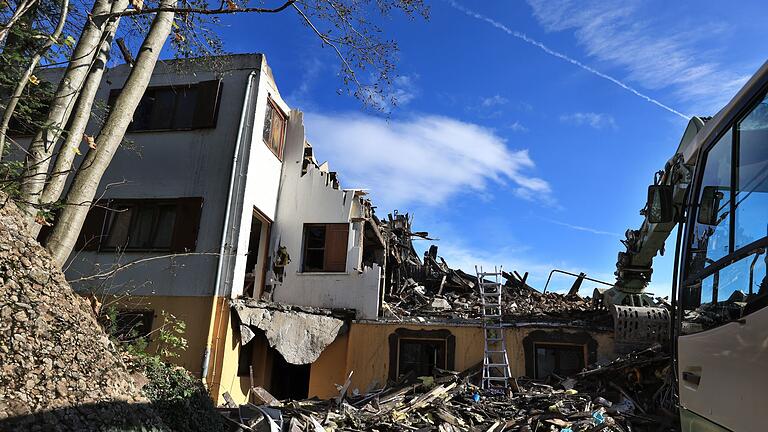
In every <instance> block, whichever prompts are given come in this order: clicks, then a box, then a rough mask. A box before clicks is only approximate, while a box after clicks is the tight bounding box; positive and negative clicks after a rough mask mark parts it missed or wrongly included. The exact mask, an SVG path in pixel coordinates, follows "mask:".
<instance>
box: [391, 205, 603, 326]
mask: <svg viewBox="0 0 768 432" xmlns="http://www.w3.org/2000/svg"><path fill="white" fill-rule="evenodd" d="M412 224H413V218H412V217H411V216H410V215H408V214H407V213H406V214H400V213H398V212H394V214H390V215H388V219H387V220H386V221H382V222H381V227H380V228H381V229H380V230H381V232H382V233H384V237H385V238H386V239H387V241H388V248H387V249H388V251H389V255H388V259H387V282H388V284H387V288H386V290H385V296H384V302H383V304H382V312H383V316H384V318H385V319H395V320H398V321H409V320H414V321H421V319H420V318H421V317H426V318H428V319H430V320H439V319H442V320H478V319H480V317H481V300H480V296H479V292H478V289H477V287H476V284H477V278H476V276H474V275H470V274H467V273H465V272H463V271H461V270H458V269H452V268H451V267H449V266H448V263H446V261H445V260H444V259H443V258H442V257H440V256H439V255H438V254H437V251H438V248H437V246H435V245H432V246H430V248H429V249H428V250H427V251H426V252H425V253H424V257H423V260H422V259H421V258H420V257H419V255H418V254H417V253H416V251H415V249H414V247H413V240H414V239H427V240H431V239H430V237H429V234H428V233H426V232H421V231H413V230H412ZM503 274H504V277H505V278H506V283H505V285H504V293H503V296H502V305H503V310H502V312H503V315H504V316H503V320H504V322H510V323H511V322H521V321H532V320H534V321H548V322H567V323H571V324H575V323H584V324H588V325H591V326H597V327H610V325H611V317H610V315H609V314H608V312H607V311H606V310H605V309H602V308H599V307H598V305H597V304H596V303H594V302H592V301H591V299H590V298H589V297H586V298H582V297H580V296H579V295H578V294H577V293H569V294H567V295H564V294H559V293H553V292H548V293H542V292H539V291H538V290H536V289H535V288H533V287H531V286H530V285H528V284H527V283H526V280H527V274H525V275H524V276H520V275H519V274H518V273H517V272H511V273H507V272H504V273H503Z"/></svg>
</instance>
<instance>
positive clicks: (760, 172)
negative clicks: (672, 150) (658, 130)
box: [680, 97, 768, 334]
mask: <svg viewBox="0 0 768 432" xmlns="http://www.w3.org/2000/svg"><path fill="white" fill-rule="evenodd" d="M702 163H703V164H704V165H705V167H704V173H703V177H702V180H701V186H700V187H701V189H700V192H699V194H698V197H699V201H698V210H697V213H702V212H704V213H706V211H705V210H703V209H706V208H707V207H710V208H714V207H717V209H718V211H717V216H716V217H715V218H712V219H708V218H707V217H704V218H703V219H704V221H703V222H704V223H702V221H701V220H700V219H701V218H698V217H697V219H696V221H695V225H694V228H693V232H692V234H693V237H692V239H691V240H690V244H689V250H690V252H689V254H688V265H687V267H686V273H685V275H684V278H685V282H684V283H683V284H682V289H681V297H682V298H681V302H680V304H681V305H682V309H683V311H682V313H683V319H682V325H681V327H682V329H681V331H682V333H683V334H692V333H696V332H700V331H704V330H708V329H711V328H715V327H718V326H720V325H723V324H726V323H729V322H732V321H733V320H739V319H741V318H742V317H744V316H746V315H748V314H750V313H752V312H754V311H756V310H758V309H761V308H763V307H765V306H766V304H768V281H767V280H766V261H767V258H766V246H768V219H766V215H768V98H766V97H763V98H761V99H760V101H759V102H758V103H757V104H756V105H755V106H754V107H753V108H752V109H751V110H750V111H749V112H748V113H747V114H746V115H745V116H744V117H742V118H741V119H740V120H738V121H737V122H736V123H735V125H733V127H732V128H731V129H730V131H729V132H728V133H727V134H726V135H725V136H724V137H723V138H722V139H720V140H719V141H718V142H717V143H716V144H715V145H714V146H713V147H712V148H711V149H710V150H709V151H708V152H707V153H705V155H704V158H703V162H702ZM712 167H715V168H712ZM727 179H733V181H728V180H727ZM713 186H714V189H715V193H714V194H713ZM731 196H733V197H734V198H733V199H729V198H730V197H731ZM713 203H716V204H713ZM731 215H732V217H731ZM707 220H708V221H709V223H706V222H707Z"/></svg>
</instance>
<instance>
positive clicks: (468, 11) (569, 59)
mask: <svg viewBox="0 0 768 432" xmlns="http://www.w3.org/2000/svg"><path fill="white" fill-rule="evenodd" d="M448 4H449V5H451V7H453V8H454V9H457V10H460V11H461V12H464V13H465V14H466V15H468V16H470V17H472V18H475V19H477V20H480V21H484V22H486V23H488V24H490V25H491V26H493V27H496V28H497V29H499V30H501V31H503V32H504V33H506V34H508V35H510V36H512V37H515V38H517V39H519V40H521V41H523V42H525V43H527V44H529V45H532V46H534V47H536V48H538V49H540V50H541V51H543V52H545V53H547V54H548V55H551V56H552V57H555V58H559V59H561V60H563V61H565V62H568V63H570V64H572V65H574V66H576V67H579V68H581V69H583V70H585V71H587V72H589V73H591V74H592V75H595V76H597V77H599V78H602V79H604V80H607V81H610V82H612V83H614V84H616V85H617V86H619V87H621V88H623V89H624V90H626V91H628V92H630V93H632V94H633V95H635V96H637V97H639V98H640V99H643V100H645V101H647V102H650V103H652V104H654V105H656V106H658V107H659V108H662V109H665V110H667V111H669V112H671V113H672V114H675V115H677V116H680V117H683V118H685V119H686V120H687V119H689V118H690V117H689V116H687V115H686V114H683V113H681V112H680V111H678V110H676V109H674V108H672V107H671V106H669V105H667V104H664V103H662V102H661V101H659V100H657V99H654V98H652V97H650V96H648V95H646V94H644V93H641V92H639V91H638V90H637V89H635V88H634V87H632V86H630V85H628V84H626V83H625V82H623V81H621V80H618V79H616V78H614V77H612V76H611V75H608V74H605V73H603V72H600V71H599V70H597V69H595V68H593V67H591V66H588V65H586V64H584V63H582V62H580V61H579V60H576V59H575V58H573V57H570V56H567V55H565V54H563V53H561V52H558V51H555V50H553V49H551V48H549V47H548V46H546V45H544V44H543V43H541V42H539V41H537V40H536V39H533V38H531V37H529V36H528V35H526V34H525V33H521V32H519V31H516V30H512V29H511V28H509V27H507V26H505V25H504V24H502V23H501V22H499V21H496V20H494V19H493V18H489V17H487V16H485V15H482V14H479V13H477V12H475V11H473V10H471V9H467V8H465V7H464V6H462V5H460V4H458V3H456V2H455V1H454V0H448Z"/></svg>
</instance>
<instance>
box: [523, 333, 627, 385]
mask: <svg viewBox="0 0 768 432" xmlns="http://www.w3.org/2000/svg"><path fill="white" fill-rule="evenodd" d="M617 349H618V348H617ZM523 351H524V353H525V375H526V376H528V377H529V378H536V379H544V378H547V377H548V376H550V375H552V374H555V375H558V376H561V377H563V376H569V375H573V374H575V373H577V372H580V371H581V370H582V369H584V367H585V365H588V364H594V363H595V362H597V341H596V340H595V338H594V337H592V335H591V334H590V333H588V332H575V333H572V332H567V331H562V330H533V331H531V332H530V333H528V335H527V336H525V337H524V338H523Z"/></svg>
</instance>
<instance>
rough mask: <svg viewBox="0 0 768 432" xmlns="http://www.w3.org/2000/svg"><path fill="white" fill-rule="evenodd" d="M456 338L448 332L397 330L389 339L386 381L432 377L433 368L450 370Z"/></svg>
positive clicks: (454, 354) (443, 330)
mask: <svg viewBox="0 0 768 432" xmlns="http://www.w3.org/2000/svg"><path fill="white" fill-rule="evenodd" d="M455 358H456V336H454V335H453V334H451V332H450V331H449V330H445V329H440V330H409V329H405V328H399V329H397V330H395V331H394V332H393V333H392V334H390V335H389V379H390V380H391V381H397V380H398V379H400V378H402V377H403V376H407V377H408V379H413V378H416V377H419V376H430V375H433V374H434V372H435V369H436V368H439V369H445V370H453V369H454V364H455Z"/></svg>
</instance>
